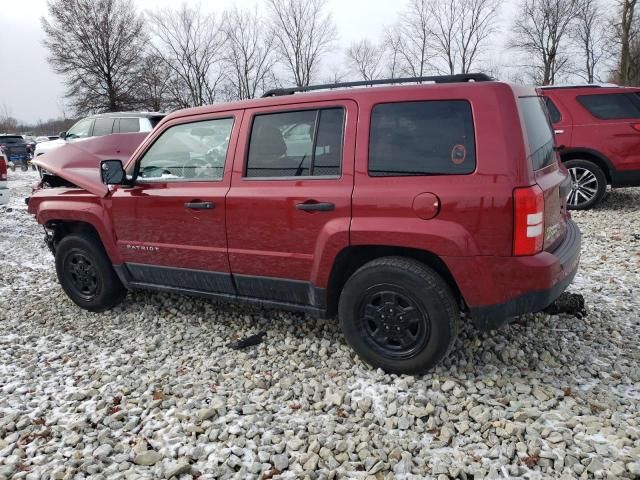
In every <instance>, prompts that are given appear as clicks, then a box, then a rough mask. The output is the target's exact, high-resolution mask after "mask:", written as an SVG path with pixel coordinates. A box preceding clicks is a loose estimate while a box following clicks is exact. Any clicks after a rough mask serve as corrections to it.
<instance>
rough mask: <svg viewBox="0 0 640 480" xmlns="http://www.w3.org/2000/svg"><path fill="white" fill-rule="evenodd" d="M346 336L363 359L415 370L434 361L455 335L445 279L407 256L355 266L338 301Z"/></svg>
mask: <svg viewBox="0 0 640 480" xmlns="http://www.w3.org/2000/svg"><path fill="white" fill-rule="evenodd" d="M338 315H339V318H340V325H341V327H342V331H343V332H344V336H345V338H346V340H347V342H348V343H349V344H350V345H351V347H352V348H353V349H354V350H355V352H356V353H357V354H358V355H359V356H360V357H361V358H362V359H363V360H364V361H365V362H367V363H368V364H370V365H371V366H373V367H376V368H382V369H383V370H385V371H386V372H389V373H406V374H419V373H424V372H426V371H427V370H429V369H431V368H433V367H434V366H435V365H437V364H438V363H439V362H440V361H441V360H442V359H443V358H444V357H445V356H446V354H447V353H448V351H449V349H450V347H451V346H452V345H453V342H454V340H455V338H456V336H457V330H458V320H459V311H458V306H457V303H456V299H455V297H454V295H453V293H452V292H451V289H450V288H449V286H448V285H447V283H446V282H445V281H444V280H443V279H442V277H440V275H438V274H437V273H436V272H435V271H433V270H432V269H431V268H429V267H427V266H426V265H424V264H422V263H420V262H418V261H416V260H412V259H408V258H402V257H385V258H380V259H377V260H373V261H371V262H369V263H367V264H366V265H364V266H363V267H361V268H360V269H359V270H357V271H356V272H355V273H354V274H353V275H352V276H351V277H350V278H349V279H348V280H347V282H346V284H345V286H344V288H343V290H342V293H341V295H340V301H339V305H338Z"/></svg>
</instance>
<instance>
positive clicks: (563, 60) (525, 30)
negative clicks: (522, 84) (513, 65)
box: [510, 0, 579, 85]
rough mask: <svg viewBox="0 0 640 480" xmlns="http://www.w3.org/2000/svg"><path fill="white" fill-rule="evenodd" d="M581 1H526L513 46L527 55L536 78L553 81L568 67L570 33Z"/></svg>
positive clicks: (515, 29) (513, 29)
mask: <svg viewBox="0 0 640 480" xmlns="http://www.w3.org/2000/svg"><path fill="white" fill-rule="evenodd" d="M578 10H579V3H578V1H577V0H522V1H521V3H520V9H519V15H518V16H517V17H516V19H515V22H514V24H513V28H512V38H511V41H510V46H511V47H512V48H514V49H517V50H520V51H521V52H522V53H524V54H525V55H527V56H528V57H529V59H530V63H528V64H527V67H529V68H531V69H532V77H533V79H534V81H536V82H537V83H540V84H542V85H551V84H553V83H554V82H555V81H556V79H557V77H558V75H559V74H561V73H562V72H563V71H564V70H565V69H566V68H567V66H568V62H569V59H570V57H569V52H568V50H567V48H566V47H567V40H568V33H569V30H570V27H571V25H572V23H574V22H575V21H576V19H577V16H578Z"/></svg>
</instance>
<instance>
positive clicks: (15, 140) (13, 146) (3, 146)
mask: <svg viewBox="0 0 640 480" xmlns="http://www.w3.org/2000/svg"><path fill="white" fill-rule="evenodd" d="M0 150H2V153H4V155H5V156H6V157H7V160H8V162H9V166H10V167H11V169H12V170H15V168H16V166H17V165H20V166H21V167H22V170H27V168H28V162H29V159H30V157H31V155H30V154H29V149H28V147H27V142H25V140H24V138H23V137H22V135H6V134H5V135H0Z"/></svg>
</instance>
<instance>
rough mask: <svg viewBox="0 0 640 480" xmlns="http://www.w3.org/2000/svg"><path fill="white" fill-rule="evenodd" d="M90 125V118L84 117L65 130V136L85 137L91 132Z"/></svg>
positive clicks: (91, 121) (91, 120) (91, 122)
mask: <svg viewBox="0 0 640 480" xmlns="http://www.w3.org/2000/svg"><path fill="white" fill-rule="evenodd" d="M92 126H93V119H92V118H85V119H84V120H80V121H79V122H78V123H76V124H75V125H74V126H73V127H71V128H70V129H69V130H68V131H67V135H66V138H87V137H88V136H89V134H90V133H91V127H92Z"/></svg>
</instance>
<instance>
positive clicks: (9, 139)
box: [0, 135, 25, 144]
mask: <svg viewBox="0 0 640 480" xmlns="http://www.w3.org/2000/svg"><path fill="white" fill-rule="evenodd" d="M0 143H4V144H9V143H25V142H24V138H22V137H21V136H20V135H13V136H9V135H7V136H4V137H0Z"/></svg>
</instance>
